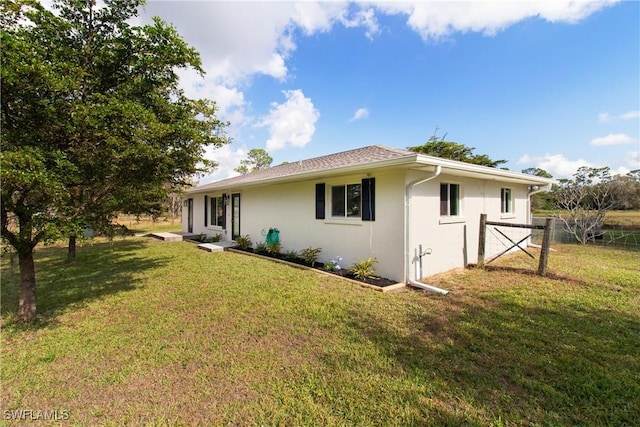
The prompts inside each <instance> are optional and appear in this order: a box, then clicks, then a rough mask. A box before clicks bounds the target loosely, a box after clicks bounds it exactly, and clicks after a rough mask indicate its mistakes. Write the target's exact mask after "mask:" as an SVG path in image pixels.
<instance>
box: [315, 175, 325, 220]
mask: <svg viewBox="0 0 640 427" xmlns="http://www.w3.org/2000/svg"><path fill="white" fill-rule="evenodd" d="M324 198H325V190H324V183H320V184H316V219H324V211H325V209H324V205H325V202H324Z"/></svg>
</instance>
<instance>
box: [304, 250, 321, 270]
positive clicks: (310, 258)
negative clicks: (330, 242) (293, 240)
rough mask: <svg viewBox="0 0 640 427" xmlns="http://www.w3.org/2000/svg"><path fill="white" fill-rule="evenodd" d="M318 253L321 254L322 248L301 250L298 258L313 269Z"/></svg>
mask: <svg viewBox="0 0 640 427" xmlns="http://www.w3.org/2000/svg"><path fill="white" fill-rule="evenodd" d="M320 252H322V248H312V247H308V248H307V249H303V250H301V251H300V257H301V258H302V259H303V260H304V262H306V263H307V264H308V265H310V266H311V267H313V266H314V265H315V264H316V260H317V259H318V255H320Z"/></svg>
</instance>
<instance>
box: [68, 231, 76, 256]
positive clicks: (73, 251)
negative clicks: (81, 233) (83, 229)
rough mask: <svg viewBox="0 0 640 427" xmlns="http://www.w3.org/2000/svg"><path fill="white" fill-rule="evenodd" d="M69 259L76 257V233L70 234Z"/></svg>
mask: <svg viewBox="0 0 640 427" xmlns="http://www.w3.org/2000/svg"><path fill="white" fill-rule="evenodd" d="M67 259H68V260H73V259H76V235H75V234H71V235H70V236H69V250H68V251H67Z"/></svg>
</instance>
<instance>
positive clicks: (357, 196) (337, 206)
mask: <svg viewBox="0 0 640 427" xmlns="http://www.w3.org/2000/svg"><path fill="white" fill-rule="evenodd" d="M361 211H362V185H361V184H348V185H336V186H333V187H331V216H333V217H346V218H360V215H361Z"/></svg>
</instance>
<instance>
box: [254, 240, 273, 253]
mask: <svg viewBox="0 0 640 427" xmlns="http://www.w3.org/2000/svg"><path fill="white" fill-rule="evenodd" d="M254 251H255V253H257V254H266V253H267V252H269V246H268V245H267V244H266V243H265V242H258V243H256V248H255V249H254Z"/></svg>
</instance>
